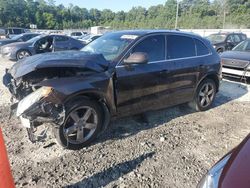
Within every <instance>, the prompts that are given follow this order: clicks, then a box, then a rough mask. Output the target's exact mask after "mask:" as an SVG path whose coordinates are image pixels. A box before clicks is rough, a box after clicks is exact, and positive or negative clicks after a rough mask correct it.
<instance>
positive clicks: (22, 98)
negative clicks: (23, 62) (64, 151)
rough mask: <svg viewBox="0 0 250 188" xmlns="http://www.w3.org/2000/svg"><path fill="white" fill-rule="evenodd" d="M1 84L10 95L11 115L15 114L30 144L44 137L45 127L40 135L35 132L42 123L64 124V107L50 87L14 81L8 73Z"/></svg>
mask: <svg viewBox="0 0 250 188" xmlns="http://www.w3.org/2000/svg"><path fill="white" fill-rule="evenodd" d="M3 82H4V84H5V86H7V87H8V89H9V91H10V93H11V94H12V98H11V101H12V103H13V104H12V105H11V115H12V114H13V113H14V112H16V115H17V117H19V118H20V120H21V123H22V125H23V126H24V127H25V128H27V131H28V136H29V139H30V141H31V142H36V141H40V140H42V139H44V138H45V137H46V134H45V133H46V130H47V129H46V128H45V126H44V129H42V131H41V133H38V132H37V127H38V126H40V125H43V124H44V123H53V124H54V125H55V126H56V125H61V124H62V123H63V122H64V117H65V109H64V106H63V104H61V102H60V100H59V98H60V97H59V96H58V95H59V94H58V93H57V92H56V91H55V90H53V89H52V88H51V87H46V86H43V87H38V86H36V85H29V84H28V83H25V82H24V81H22V79H20V80H15V79H14V78H13V77H12V76H11V74H10V73H8V71H6V74H5V76H4V78H3ZM57 94H58V95H57Z"/></svg>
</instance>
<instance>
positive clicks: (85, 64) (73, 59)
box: [9, 51, 109, 79]
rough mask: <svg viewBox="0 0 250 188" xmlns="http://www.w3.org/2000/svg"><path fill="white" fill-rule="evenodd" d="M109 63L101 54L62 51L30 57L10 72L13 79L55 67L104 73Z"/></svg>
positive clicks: (21, 61) (16, 64) (15, 65)
mask: <svg viewBox="0 0 250 188" xmlns="http://www.w3.org/2000/svg"><path fill="white" fill-rule="evenodd" d="M108 65H109V62H108V61H106V60H105V58H104V57H103V55H101V54H88V53H86V52H81V51H62V52H55V53H45V54H39V55H34V56H30V57H28V58H25V59H23V60H20V61H18V62H17V63H15V64H14V65H13V66H12V68H11V69H10V70H9V73H10V74H11V75H12V77H13V78H15V79H16V78H19V77H22V76H24V75H27V74H29V73H31V72H33V71H35V70H38V69H43V68H50V67H51V68H55V67H65V68H66V67H76V68H87V69H90V70H93V71H96V72H103V71H105V70H106V69H107V68H108Z"/></svg>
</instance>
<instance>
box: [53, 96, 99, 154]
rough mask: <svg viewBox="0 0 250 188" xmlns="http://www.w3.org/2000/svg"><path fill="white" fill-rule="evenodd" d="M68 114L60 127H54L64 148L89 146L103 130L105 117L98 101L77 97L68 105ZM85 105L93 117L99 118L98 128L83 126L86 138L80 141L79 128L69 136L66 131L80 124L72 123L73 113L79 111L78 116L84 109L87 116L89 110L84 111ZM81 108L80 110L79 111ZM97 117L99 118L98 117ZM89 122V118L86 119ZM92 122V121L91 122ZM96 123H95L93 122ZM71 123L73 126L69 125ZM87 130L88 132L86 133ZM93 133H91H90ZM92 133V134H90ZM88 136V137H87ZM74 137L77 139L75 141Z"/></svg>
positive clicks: (59, 142) (55, 133)
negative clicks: (78, 138)
mask: <svg viewBox="0 0 250 188" xmlns="http://www.w3.org/2000/svg"><path fill="white" fill-rule="evenodd" d="M65 106H66V116H65V121H64V123H63V124H62V125H61V126H60V127H54V130H53V132H54V135H55V138H56V140H57V142H58V144H60V145H61V146H62V147H63V148H67V149H72V150H78V149H81V148H83V147H86V146H88V145H89V144H90V143H91V142H92V141H93V140H94V139H95V138H96V137H97V136H98V134H99V133H100V131H101V130H102V129H101V128H102V122H103V121H102V119H103V115H102V110H101V107H100V106H99V105H98V103H97V102H95V101H93V100H89V99H86V98H77V100H74V101H73V102H69V103H67V104H66V105H65ZM85 107H88V108H89V109H91V113H93V114H91V115H90V117H91V116H93V117H91V118H92V119H97V123H96V128H95V129H94V130H92V129H87V128H82V129H83V130H84V132H83V137H84V136H85V137H84V139H85V138H86V139H85V140H82V141H80V142H79V141H78V140H77V137H78V131H79V129H78V128H77V130H76V132H75V133H71V135H70V136H67V135H66V134H67V133H66V132H67V131H68V130H69V128H70V127H71V128H73V127H75V126H78V124H76V123H74V124H73V125H71V124H72V123H73V122H76V121H74V119H75V118H74V119H73V118H72V113H74V114H75V113H77V114H78V117H79V116H80V115H79V113H80V112H81V111H80V110H82V111H83V117H82V118H84V117H85V115H86V113H87V110H86V111H85V112H84V109H85ZM77 110H79V111H77ZM96 117H97V118H96ZM71 122H72V123H71ZM86 122H87V120H86ZM86 122H85V125H87V123H86ZM79 124H81V123H79ZM89 124H91V123H89ZM92 124H94V123H92ZM69 125H71V126H69ZM81 125H82V126H84V123H82V124H81ZM86 131H87V134H86ZM90 133H91V135H90ZM88 135H90V136H88ZM87 137H88V138H87ZM74 138H75V139H76V140H75V142H74Z"/></svg>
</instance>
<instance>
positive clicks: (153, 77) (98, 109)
mask: <svg viewBox="0 0 250 188" xmlns="http://www.w3.org/2000/svg"><path fill="white" fill-rule="evenodd" d="M220 73H221V64H220V57H219V55H218V54H217V53H216V51H215V50H214V49H213V47H212V46H211V44H210V42H209V41H208V40H206V39H203V38H202V37H199V36H197V35H192V34H188V33H184V32H178V31H165V30H163V31H161V30H138V31H137V30H135V31H119V32H114V33H108V34H105V35H104V36H102V37H100V38H98V39H97V40H95V41H93V42H91V43H90V44H88V45H87V46H85V47H84V48H83V49H82V50H81V51H74V52H55V53H47V54H43V55H36V56H33V57H29V58H27V59H23V60H22V61H18V62H17V63H16V64H14V65H13V67H12V68H11V69H10V70H8V71H7V73H6V74H5V76H4V78H3V80H4V81H3V82H4V84H5V85H6V86H7V87H8V88H9V90H10V92H11V93H12V95H13V97H15V98H16V99H17V100H18V101H19V103H18V106H17V116H18V117H20V118H21V121H22V123H23V126H24V127H26V128H28V131H29V135H30V138H31V140H32V141H37V139H35V138H37V136H35V134H34V129H35V128H36V127H37V126H40V125H42V124H43V123H45V122H51V123H52V124H51V125H52V127H53V129H54V134H55V137H56V139H57V141H58V143H59V144H61V145H62V146H63V147H65V148H70V149H79V148H81V147H84V146H86V145H88V144H90V143H91V142H92V141H93V139H95V138H96V136H97V135H98V134H99V133H100V132H101V131H102V130H104V129H106V128H107V126H108V124H109V120H110V118H112V117H121V116H129V115H134V114H139V113H143V112H145V111H149V110H156V109H161V108H165V107H169V106H173V105H178V104H181V103H186V102H190V101H191V102H190V104H191V106H193V107H194V109H196V110H197V111H205V110H208V109H209V108H210V107H211V105H212V104H213V101H214V99H215V95H216V93H217V92H218V90H219V85H220V78H221V75H220ZM16 105H17V104H14V105H13V106H12V109H13V107H15V106H16Z"/></svg>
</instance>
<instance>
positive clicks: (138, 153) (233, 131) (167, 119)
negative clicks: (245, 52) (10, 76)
mask: <svg viewBox="0 0 250 188" xmlns="http://www.w3.org/2000/svg"><path fill="white" fill-rule="evenodd" d="M11 64H12V62H9V61H4V60H2V59H0V76H1V77H2V75H3V72H4V69H5V68H6V67H10V66H11ZM249 91H250V86H249V85H245V84H239V83H237V82H232V81H226V80H224V81H223V82H222V85H221V91H220V92H219V93H218V95H217V97H216V101H215V104H214V106H213V108H212V109H211V110H209V111H207V112H200V113H196V112H194V111H192V110H191V109H190V108H189V107H188V106H187V105H181V106H177V107H173V108H168V109H165V110H160V111H156V112H148V113H146V117H147V120H148V123H145V122H144V123H143V122H140V121H138V118H136V117H130V118H123V119H120V120H116V121H114V122H112V123H111V126H110V128H109V129H108V130H107V131H106V132H105V133H104V134H102V135H101V136H100V137H99V138H98V139H97V140H96V142H95V143H93V144H92V145H91V146H90V147H88V148H85V149H82V150H80V151H68V150H63V149H61V148H60V147H59V146H58V145H56V144H55V140H54V138H53V137H52V136H50V137H51V138H50V139H47V140H46V142H42V143H36V144H31V143H30V142H29V141H28V138H27V135H26V131H25V130H23V129H22V128H21V126H20V121H19V120H18V119H17V118H15V117H13V118H12V119H10V120H9V119H8V116H9V104H8V103H9V102H8V101H9V94H8V92H7V90H6V88H4V87H3V86H2V83H1V84H0V94H1V97H0V123H1V127H2V129H3V132H4V138H5V141H6V145H7V150H8V153H9V158H10V163H11V166H12V170H13V175H14V178H15V183H16V186H17V187H110V188H111V187H112V188H113V187H122V188H124V187H148V188H149V187H180V188H183V187H196V185H197V183H198V181H199V180H200V178H201V177H202V175H203V174H204V173H206V171H207V169H209V168H210V167H211V166H212V165H213V164H214V163H215V162H216V161H217V160H219V159H220V158H221V157H222V156H223V155H224V154H226V153H227V152H228V151H230V150H231V149H232V148H234V147H235V146H236V145H237V144H239V143H240V142H241V140H242V139H243V138H244V137H245V136H246V135H247V134H248V133H249V132H250V131H249V130H250V116H249V114H250V92H249Z"/></svg>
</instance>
